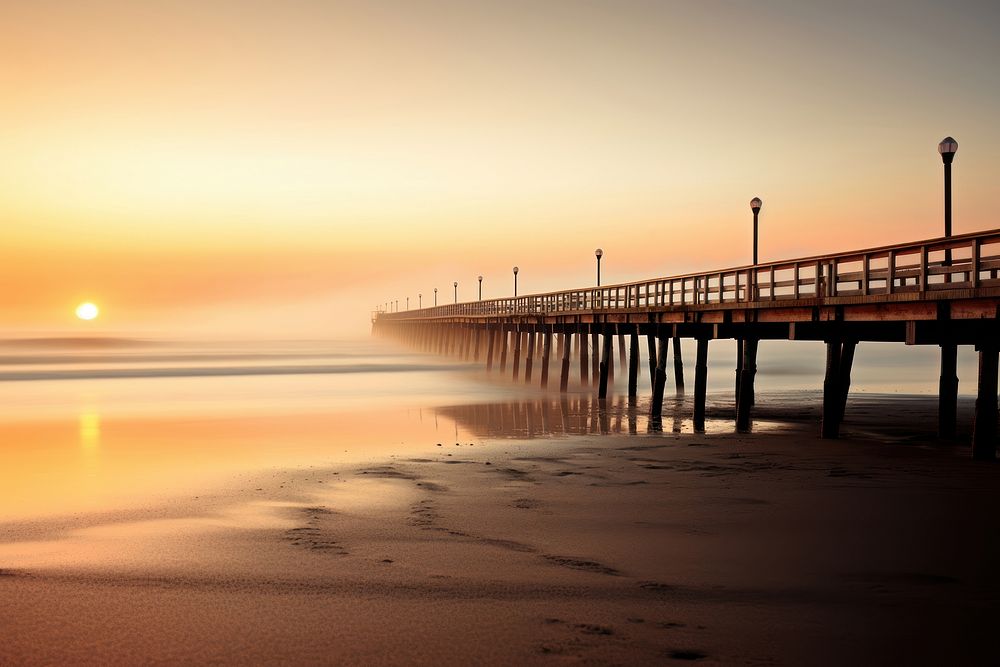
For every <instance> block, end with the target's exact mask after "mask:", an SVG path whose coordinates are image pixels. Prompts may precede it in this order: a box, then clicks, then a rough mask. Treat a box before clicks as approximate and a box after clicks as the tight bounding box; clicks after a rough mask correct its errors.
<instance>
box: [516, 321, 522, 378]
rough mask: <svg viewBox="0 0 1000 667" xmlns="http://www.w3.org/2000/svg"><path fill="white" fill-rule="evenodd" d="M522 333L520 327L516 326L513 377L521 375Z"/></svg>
mask: <svg viewBox="0 0 1000 667" xmlns="http://www.w3.org/2000/svg"><path fill="white" fill-rule="evenodd" d="M523 335H524V334H523V333H521V327H520V326H518V327H517V328H516V329H514V379H515V380H517V378H518V377H519V376H520V375H521V338H522V336H523Z"/></svg>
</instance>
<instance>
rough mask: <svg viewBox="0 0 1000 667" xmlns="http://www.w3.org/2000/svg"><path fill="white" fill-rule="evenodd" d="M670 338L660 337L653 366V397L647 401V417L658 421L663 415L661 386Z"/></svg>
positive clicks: (665, 373) (664, 380) (665, 381)
mask: <svg viewBox="0 0 1000 667" xmlns="http://www.w3.org/2000/svg"><path fill="white" fill-rule="evenodd" d="M669 349H670V339H669V338H661V339H660V354H659V356H658V357H657V358H656V365H655V366H654V367H653V398H652V400H651V401H650V403H649V418H650V419H652V420H655V421H659V420H660V418H661V417H662V416H663V387H664V386H665V385H666V384H667V350H669Z"/></svg>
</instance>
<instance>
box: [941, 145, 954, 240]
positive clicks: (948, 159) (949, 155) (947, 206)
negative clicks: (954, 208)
mask: <svg viewBox="0 0 1000 667" xmlns="http://www.w3.org/2000/svg"><path fill="white" fill-rule="evenodd" d="M957 152H958V142H957V141H955V140H954V139H952V138H951V137H945V138H944V139H942V140H941V143H939V144H938V153H940V154H941V161H942V162H944V235H945V236H951V163H952V162H953V161H954V160H955V153H957ZM948 254H951V253H948Z"/></svg>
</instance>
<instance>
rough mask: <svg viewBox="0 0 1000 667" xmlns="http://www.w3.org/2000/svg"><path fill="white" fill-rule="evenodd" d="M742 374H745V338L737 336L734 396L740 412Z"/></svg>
mask: <svg viewBox="0 0 1000 667" xmlns="http://www.w3.org/2000/svg"><path fill="white" fill-rule="evenodd" d="M742 375H743V339H742V338H737V339H736V391H735V393H734V394H733V396H734V397H735V399H734V400H735V401H736V406H737V409H736V411H737V412H739V404H740V380H741V379H742Z"/></svg>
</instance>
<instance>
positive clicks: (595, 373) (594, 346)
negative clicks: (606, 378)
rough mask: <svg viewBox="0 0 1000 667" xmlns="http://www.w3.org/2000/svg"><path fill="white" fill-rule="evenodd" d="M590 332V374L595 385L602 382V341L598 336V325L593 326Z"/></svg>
mask: <svg viewBox="0 0 1000 667" xmlns="http://www.w3.org/2000/svg"><path fill="white" fill-rule="evenodd" d="M590 328H591V331H590V354H591V357H590V374H591V376H592V378H593V381H594V385H597V384H599V383H600V381H601V340H600V337H599V334H597V333H596V332H597V325H591V327H590Z"/></svg>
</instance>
